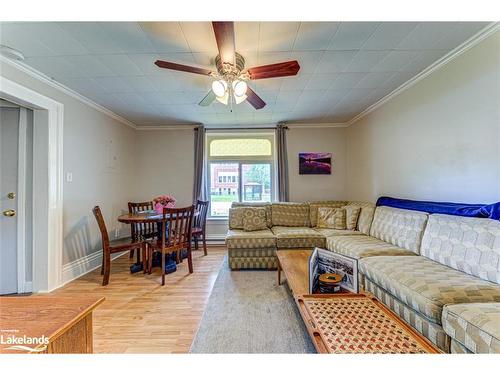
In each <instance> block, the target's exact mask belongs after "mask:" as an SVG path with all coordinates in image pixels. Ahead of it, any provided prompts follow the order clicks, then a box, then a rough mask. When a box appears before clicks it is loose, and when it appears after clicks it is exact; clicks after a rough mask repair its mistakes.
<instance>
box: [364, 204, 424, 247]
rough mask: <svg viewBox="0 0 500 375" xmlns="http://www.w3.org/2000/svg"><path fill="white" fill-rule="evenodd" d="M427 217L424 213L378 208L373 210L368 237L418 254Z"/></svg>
mask: <svg viewBox="0 0 500 375" xmlns="http://www.w3.org/2000/svg"><path fill="white" fill-rule="evenodd" d="M428 217H429V215H428V214H426V213H424V212H418V211H410V210H401V209H399V208H392V207H384V206H379V207H377V208H376V209H375V215H374V217H373V223H372V227H371V229H370V236H372V237H375V238H378V239H379V240H382V241H385V242H389V243H391V244H393V245H395V246H399V247H403V248H405V249H407V250H410V251H413V252H414V253H416V254H419V253H420V244H421V241H422V235H423V233H424V229H425V225H426V224H427V219H428Z"/></svg>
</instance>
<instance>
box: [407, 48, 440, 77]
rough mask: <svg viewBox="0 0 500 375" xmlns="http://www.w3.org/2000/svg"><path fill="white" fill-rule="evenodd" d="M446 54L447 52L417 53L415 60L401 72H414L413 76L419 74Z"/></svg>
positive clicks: (429, 51) (430, 51)
mask: <svg viewBox="0 0 500 375" xmlns="http://www.w3.org/2000/svg"><path fill="white" fill-rule="evenodd" d="M447 53H448V51H447V50H444V51H443V50H428V51H419V53H418V54H417V56H415V58H414V59H413V60H412V61H410V62H409V63H408V64H407V65H405V66H404V67H403V68H402V69H401V70H403V71H405V72H414V73H415V74H416V73H419V72H421V71H422V70H424V69H425V68H427V67H428V66H429V65H432V64H433V63H434V62H435V61H437V60H439V59H440V58H441V57H443V56H444V55H446V54H447Z"/></svg>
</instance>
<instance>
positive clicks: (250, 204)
mask: <svg viewBox="0 0 500 375" xmlns="http://www.w3.org/2000/svg"><path fill="white" fill-rule="evenodd" d="M231 207H233V208H237V207H264V208H265V209H266V222H267V227H268V228H271V227H272V226H273V223H272V219H271V215H272V212H271V203H267V202H233V203H232V204H231ZM241 229H243V227H242V228H241Z"/></svg>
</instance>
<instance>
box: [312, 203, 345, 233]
mask: <svg viewBox="0 0 500 375" xmlns="http://www.w3.org/2000/svg"><path fill="white" fill-rule="evenodd" d="M317 227H318V228H326V229H340V230H345V229H346V210H345V208H333V207H320V208H319V209H318V225H317Z"/></svg>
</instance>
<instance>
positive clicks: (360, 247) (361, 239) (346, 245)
mask: <svg viewBox="0 0 500 375" xmlns="http://www.w3.org/2000/svg"><path fill="white" fill-rule="evenodd" d="M326 248H327V249H328V250H331V251H333V252H335V253H338V254H342V255H347V256H349V257H351V258H356V259H360V258H365V257H372V256H379V255H416V254H415V253H413V252H411V251H410V250H407V249H403V248H402V247H399V246H394V245H392V244H390V243H387V242H385V241H382V240H379V239H377V238H374V237H370V236H365V235H360V236H352V235H350V236H335V237H327V239H326Z"/></svg>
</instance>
